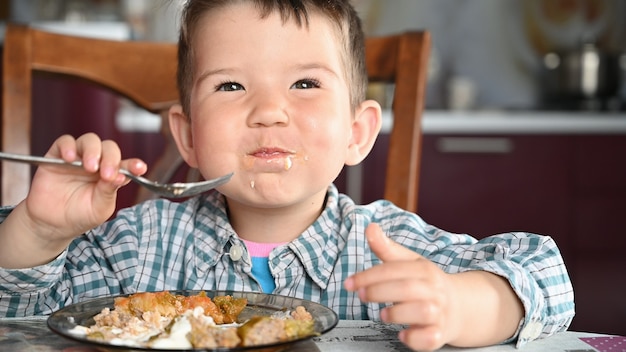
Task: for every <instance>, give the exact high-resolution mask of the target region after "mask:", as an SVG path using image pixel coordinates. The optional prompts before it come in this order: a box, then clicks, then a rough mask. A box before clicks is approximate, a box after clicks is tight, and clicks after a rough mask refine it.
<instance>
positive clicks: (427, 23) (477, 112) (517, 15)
mask: <svg viewBox="0 0 626 352" xmlns="http://www.w3.org/2000/svg"><path fill="white" fill-rule="evenodd" d="M182 1H183V0H11V1H8V0H0V30H1V29H2V28H3V27H4V24H5V23H6V22H8V21H13V22H21V23H29V24H31V25H33V26H38V27H42V28H47V29H49V30H51V31H59V32H63V33H69V34H77V35H89V36H97V37H105V38H111V39H118V40H150V41H167V42H174V41H176V38H177V33H178V24H179V22H178V16H179V15H180V9H181V4H182ZM354 3H355V5H356V6H357V9H358V10H359V12H360V14H361V16H362V18H363V21H364V25H365V29H366V32H367V34H368V35H384V34H389V33H395V32H401V31H406V30H410V29H427V30H429V31H430V32H431V33H432V38H433V48H432V55H431V59H430V70H429V79H428V87H427V97H426V111H425V113H424V119H423V124H422V126H423V132H424V138H423V141H422V148H423V150H422V154H423V157H422V160H421V173H420V184H419V202H418V213H419V214H420V215H421V216H422V217H423V218H424V219H425V220H426V221H427V222H429V223H431V224H433V225H436V226H439V227H441V228H443V229H446V230H449V231H453V232H462V233H469V234H472V235H474V236H476V237H479V238H480V237H484V236H487V235H490V234H494V233H499V232H505V231H506V232H509V231H530V232H535V233H540V234H546V235H550V236H552V237H553V238H554V239H555V240H556V242H557V243H558V245H559V248H560V250H561V252H562V254H563V256H564V258H565V262H566V264H567V267H568V270H569V272H570V275H571V277H572V281H573V283H574V290H575V295H576V306H577V307H576V308H577V316H576V318H575V320H574V323H573V325H572V329H575V330H582V331H596V332H604V333H615V334H621V335H626V324H624V321H626V302H625V301H624V299H623V292H624V291H626V271H624V268H626V257H624V255H623V250H622V248H624V247H626V236H624V224H623V221H622V220H621V219H622V218H623V216H624V214H625V213H626V182H625V180H626V163H625V162H624V160H625V158H626V83H625V82H626V0H465V1H460V0H354ZM3 37H4V36H3V35H1V33H0V38H3ZM86 50H88V48H86ZM123 59H124V58H119V57H112V58H111V60H123ZM146 60H150V58H146ZM33 89H34V90H35V97H34V99H35V101H34V103H33V108H34V119H35V121H34V128H33V135H34V138H35V141H36V143H35V145H34V146H33V152H34V153H36V154H43V153H45V151H46V149H47V148H48V146H49V145H50V144H51V143H52V141H53V140H54V139H55V138H56V137H58V136H59V135H61V134H63V133H71V134H74V135H79V134H81V133H84V132H86V131H91V130H93V128H94V127H93V126H94V123H97V125H98V126H97V128H96V131H97V132H98V133H99V134H100V135H101V136H102V137H104V138H112V139H115V140H116V141H117V142H118V143H119V144H120V145H121V146H122V151H123V153H124V156H126V157H129V156H138V157H141V158H143V159H144V160H146V161H147V162H148V164H150V163H151V162H152V161H153V160H154V158H155V157H156V156H157V155H158V154H159V152H160V151H161V148H162V146H163V141H162V139H161V136H160V134H159V128H160V125H159V123H160V119H159V118H158V117H157V116H152V115H150V114H147V113H145V112H143V111H140V110H139V109H137V108H136V107H134V106H133V105H132V104H130V103H128V102H126V101H123V100H120V99H119V98H118V97H116V96H115V95H113V94H112V93H110V92H106V91H103V90H101V89H99V88H97V87H94V86H92V85H89V84H87V83H85V82H75V81H69V82H68V81H64V80H60V79H58V78H50V77H44V76H42V77H36V78H35V81H34V84H33ZM392 91H393V87H392V86H376V85H372V87H370V95H371V96H372V97H373V98H376V99H378V100H380V101H381V103H382V104H383V105H384V107H385V110H384V119H385V124H384V126H383V131H382V133H381V135H380V137H379V140H378V141H377V143H376V146H375V148H374V150H373V151H372V153H371V155H370V156H369V157H368V159H367V160H366V162H364V163H363V164H362V165H360V166H357V167H351V168H347V169H346V170H345V172H344V174H342V175H341V177H340V178H339V179H338V180H337V182H336V183H337V185H338V186H339V187H340V189H342V190H343V191H345V192H347V193H349V194H350V195H351V196H352V197H353V198H354V199H355V200H356V201H357V202H363V203H365V202H369V201H371V200H374V199H377V198H380V197H381V196H382V189H381V185H382V180H383V178H384V173H383V170H384V168H385V162H386V146H387V143H388V139H389V135H388V131H389V126H390V125H391V124H392V123H393V118H392V117H391V116H390V115H391V114H390V111H389V106H390V101H389V99H388V97H389V94H390V92H392ZM132 187H134V185H129V186H127V187H125V188H124V189H123V190H122V191H121V192H120V193H121V196H120V203H121V204H124V202H127V201H130V200H132V193H130V191H132V190H133V189H132ZM126 189H129V190H130V191H129V193H128V194H131V196H129V198H124V197H125V195H124V192H125V191H126Z"/></svg>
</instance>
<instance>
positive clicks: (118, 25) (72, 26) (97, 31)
mask: <svg viewBox="0 0 626 352" xmlns="http://www.w3.org/2000/svg"><path fill="white" fill-rule="evenodd" d="M31 26H32V27H35V28H39V29H43V30H46V31H50V32H54V33H59V34H65V35H76V36H81V37H90V38H99V39H110V40H128V39H130V26H128V24H127V23H125V22H75V23H73V22H35V23H32V24H31Z"/></svg>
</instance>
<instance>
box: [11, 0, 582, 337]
mask: <svg viewBox="0 0 626 352" xmlns="http://www.w3.org/2000/svg"><path fill="white" fill-rule="evenodd" d="M179 44H180V47H179V66H180V68H179V77H178V80H179V88H180V94H181V105H179V106H178V105H177V106H175V107H173V108H172V109H171V110H170V115H169V120H170V126H171V130H172V133H173V134H174V137H175V139H176V142H177V145H178V148H179V150H180V152H181V154H182V156H183V157H184V159H185V160H186V162H187V163H188V164H189V165H190V166H192V167H197V168H199V170H200V172H201V173H202V175H203V176H204V177H206V178H214V177H217V176H221V175H223V174H226V173H230V172H234V176H233V178H232V179H231V181H230V182H228V183H227V184H226V185H223V186H221V187H219V189H218V191H212V192H209V193H207V194H205V195H202V196H198V197H194V198H192V199H190V200H188V201H185V202H181V203H178V202H169V201H166V200H155V201H148V202H145V203H142V204H139V205H137V206H135V207H132V208H129V209H125V210H122V211H120V212H119V213H118V215H117V216H116V217H115V218H114V219H112V220H111V221H108V222H105V221H106V220H107V219H108V218H109V217H110V216H111V214H112V213H113V211H114V208H115V197H116V190H117V189H118V188H119V187H121V186H123V185H125V184H126V183H127V182H128V180H126V179H125V178H124V176H122V175H120V174H118V173H117V170H118V168H119V167H124V168H128V169H130V170H131V171H132V172H133V173H136V174H142V173H144V172H145V171H146V165H145V164H144V163H143V162H142V161H140V160H137V159H127V160H121V152H120V150H119V148H118V146H117V145H116V144H115V143H114V142H112V141H101V140H100V139H99V138H98V137H97V136H96V135H94V134H87V135H83V136H81V137H79V138H77V139H74V138H72V137H70V136H62V137H60V138H59V139H58V140H57V141H56V142H55V143H54V144H53V145H52V147H51V149H50V150H49V152H48V154H47V155H48V156H50V157H61V158H63V159H65V160H67V161H73V160H77V159H80V160H82V161H83V163H84V165H85V166H84V170H79V171H70V170H68V169H65V168H58V167H54V166H40V167H39V169H38V170H37V172H36V175H35V177H34V179H33V183H32V187H31V192H30V194H29V195H28V197H27V198H26V199H25V200H24V201H23V202H22V203H20V204H18V205H17V206H15V207H14V208H5V209H2V210H1V211H0V219H2V220H3V222H2V224H1V225H0V266H1V267H2V268H3V269H0V315H1V316H26V315H40V314H49V313H51V312H53V311H55V310H57V309H59V308H62V307H64V306H66V305H68V304H71V303H74V302H78V301H82V300H85V299H88V298H92V297H97V296H103V295H116V294H122V293H130V292H139V291H156V290H172V289H206V290H211V289H220V290H244V291H263V292H267V293H274V294H280V295H288V296H296V297H301V298H304V299H309V300H313V301H318V302H321V303H322V304H324V305H327V306H328V307H331V308H332V309H333V310H335V311H336V312H337V313H338V314H339V316H340V318H341V319H377V320H378V319H380V320H382V321H384V322H390V323H399V324H406V325H407V329H406V330H404V331H403V332H401V333H400V339H401V340H402V341H403V342H404V343H406V344H407V345H408V346H409V347H411V348H414V349H436V348H438V347H441V346H442V345H444V344H451V345H456V346H480V345H488V344H496V343H501V342H503V341H516V342H517V345H518V346H520V345H522V344H524V343H526V342H527V341H530V340H533V339H535V338H537V337H541V336H548V335H550V334H553V333H555V332H557V331H562V330H565V329H566V328H567V327H568V325H569V323H570V322H571V320H572V317H573V314H574V304H573V292H572V287H571V284H570V281H569V278H568V275H567V272H566V269H565V266H564V264H563V261H562V258H561V256H560V254H559V251H558V249H557V247H556V245H555V243H554V242H553V241H552V240H551V239H550V238H549V237H542V236H537V235H532V234H527V233H508V234H502V235H498V236H493V237H490V238H487V239H484V240H481V241H476V240H475V239H473V238H471V237H469V236H467V235H459V234H452V233H448V232H445V231H442V230H440V229H437V228H435V227H433V226H431V225H428V224H426V223H425V222H424V221H423V220H422V219H421V218H419V217H418V216H417V215H415V214H411V213H407V212H404V211H402V210H401V209H399V208H397V207H395V206H393V205H392V204H390V203H389V202H386V201H378V202H374V203H372V204H369V205H363V206H361V205H356V204H354V202H353V201H352V200H351V199H349V198H348V197H347V196H345V195H341V194H338V192H337V189H336V188H335V186H333V185H332V181H333V180H334V179H335V177H336V176H337V175H338V174H339V172H340V170H341V168H342V167H343V165H344V164H347V165H354V164H357V163H359V162H361V161H362V160H363V158H365V156H366V155H367V154H368V152H369V151H370V149H371V148H372V145H373V144H374V140H375V138H376V135H377V133H378V132H379V129H380V124H381V110H380V106H379V105H378V104H377V103H376V102H374V101H371V100H365V98H364V91H365V86H366V80H367V79H366V76H365V69H364V54H363V33H362V30H361V27H360V22H359V20H358V17H357V15H356V13H355V11H354V9H353V8H352V7H351V6H350V3H349V0H301V1H296V0H291V1H287V0H284V1H283V0H247V1H243V0H242V1H233V0H190V1H189V2H188V3H187V5H186V9H185V12H184V13H183V25H182V30H181V35H180V43H179Z"/></svg>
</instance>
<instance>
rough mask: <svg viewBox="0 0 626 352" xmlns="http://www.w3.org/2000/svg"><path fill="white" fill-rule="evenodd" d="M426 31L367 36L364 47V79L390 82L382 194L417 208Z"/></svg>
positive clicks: (427, 47) (405, 206) (427, 50)
mask: <svg viewBox="0 0 626 352" xmlns="http://www.w3.org/2000/svg"><path fill="white" fill-rule="evenodd" d="M430 42H431V39H430V33H429V32H427V31H413V32H406V33H402V34H398V35H392V36H385V37H370V38H368V39H367V44H366V48H365V53H366V65H367V71H368V76H369V78H370V82H386V83H393V84H394V85H395V88H394V96H393V102H392V112H393V127H392V129H391V135H390V137H389V149H388V153H387V167H386V173H385V190H384V198H385V199H387V200H390V201H392V202H393V203H395V204H396V205H397V206H399V207H401V208H403V209H405V210H408V211H411V212H416V211H417V196H418V186H419V171H420V159H421V154H422V153H421V148H422V112H423V110H424V101H425V98H426V80H427V74H428V58H429V55H430Z"/></svg>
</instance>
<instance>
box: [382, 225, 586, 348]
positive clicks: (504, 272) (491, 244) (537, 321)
mask: <svg viewBox="0 0 626 352" xmlns="http://www.w3.org/2000/svg"><path fill="white" fill-rule="evenodd" d="M393 223H394V225H391V227H390V228H389V232H388V233H390V234H391V237H392V238H393V239H394V240H395V241H396V242H399V243H401V244H403V245H405V246H407V247H409V248H412V249H414V250H415V251H417V252H418V253H420V254H422V255H423V256H425V257H426V258H428V259H429V260H431V261H433V262H434V263H436V264H438V265H439V266H440V267H441V268H442V269H443V270H444V271H446V272H448V273H460V272H465V271H470V270H484V271H487V272H491V273H494V274H496V275H499V276H501V277H503V278H505V279H507V280H508V282H509V284H510V285H511V287H512V289H513V290H514V291H515V293H516V294H517V296H518V298H519V299H520V301H521V302H522V304H523V306H524V312H525V314H524V318H523V319H522V321H520V325H519V328H518V330H517V331H516V333H515V335H514V336H513V337H512V338H511V339H509V340H508V341H506V342H516V344H517V346H518V347H521V346H522V345H524V344H526V343H527V342H529V341H532V340H535V339H537V338H543V337H547V336H550V335H552V334H554V333H556V332H559V331H564V330H567V328H568V327H569V325H570V324H571V322H572V319H573V317H574V291H573V288H572V284H571V281H570V278H569V275H568V273H567V269H566V266H565V263H564V262H563V258H562V256H561V253H560V251H559V249H558V247H557V245H556V243H555V242H554V240H553V239H552V238H551V237H548V236H542V235H537V234H532V233H527V232H512V233H504V234H498V235H493V236H490V237H487V238H483V239H481V240H476V239H475V238H473V237H471V236H469V235H465V234H455V233H450V232H447V231H443V230H441V229H438V228H436V227H434V226H432V225H428V224H426V223H425V222H424V221H423V220H422V219H421V218H419V217H417V216H416V218H410V219H406V218H405V219H402V220H400V219H399V218H395V219H394V220H393ZM416 235H417V236H419V237H418V238H417V239H416V237H415V236H416Z"/></svg>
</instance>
